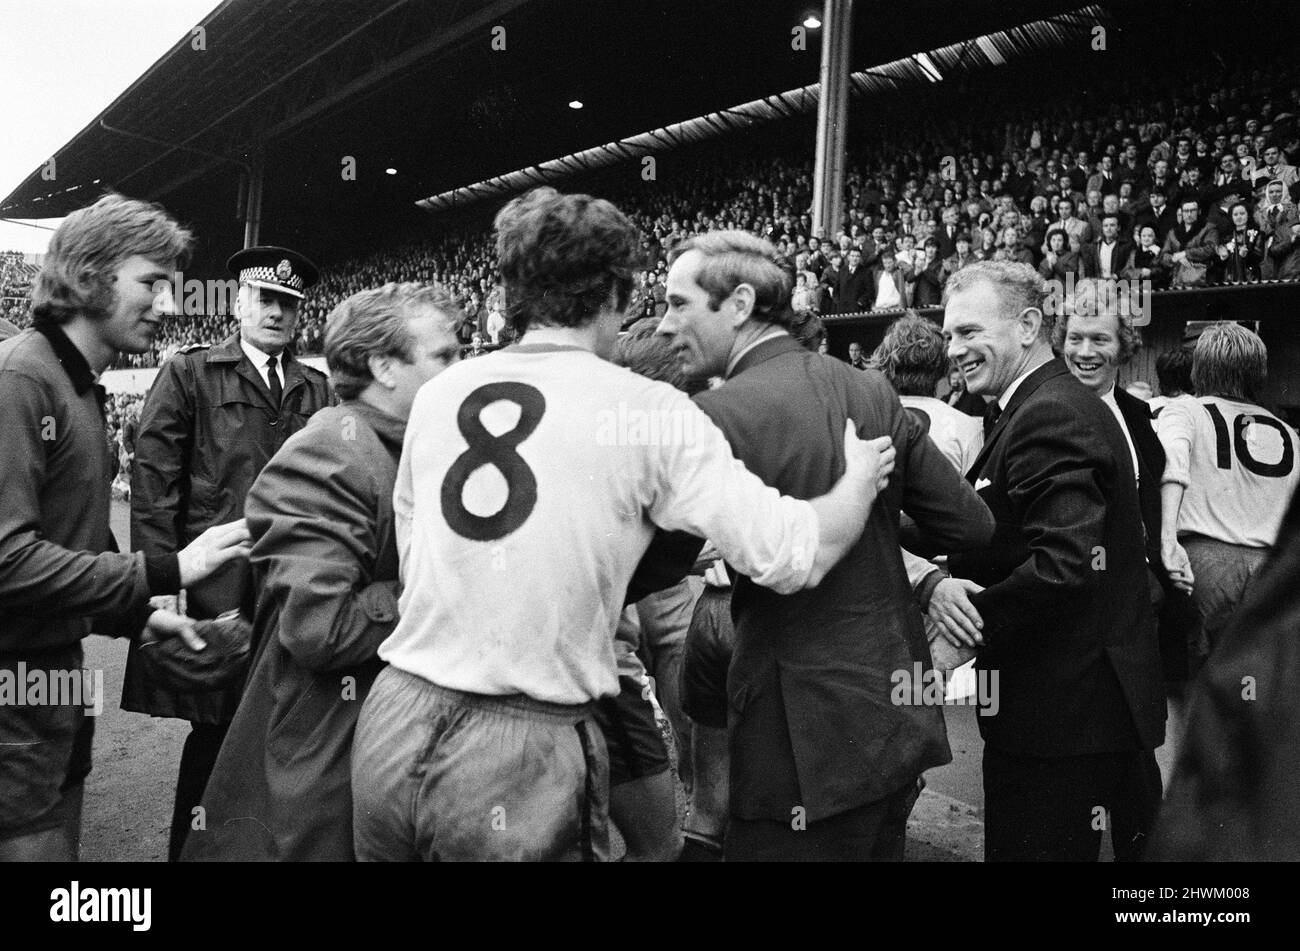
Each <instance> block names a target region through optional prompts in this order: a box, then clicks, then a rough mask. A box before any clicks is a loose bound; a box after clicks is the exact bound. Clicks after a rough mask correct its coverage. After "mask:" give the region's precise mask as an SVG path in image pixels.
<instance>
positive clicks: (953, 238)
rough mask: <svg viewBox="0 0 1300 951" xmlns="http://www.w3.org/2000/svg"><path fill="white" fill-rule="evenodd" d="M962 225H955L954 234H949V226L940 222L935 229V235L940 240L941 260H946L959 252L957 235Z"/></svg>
mask: <svg viewBox="0 0 1300 951" xmlns="http://www.w3.org/2000/svg"><path fill="white" fill-rule="evenodd" d="M961 230H962V229H961V225H953V228H952V234H951V235H949V234H948V226H947V225H945V224H940V225H939V226H938V227H936V228H935V229H934V237H935V239H936V240H937V241H938V242H939V260H941V261H942V260H945V259H946V258H950V257H952V256H953V255H954V254H956V253H957V235H958V234H960V233H961Z"/></svg>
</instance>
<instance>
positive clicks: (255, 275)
mask: <svg viewBox="0 0 1300 951" xmlns="http://www.w3.org/2000/svg"><path fill="white" fill-rule="evenodd" d="M277 270H278V271H280V273H281V274H283V273H284V270H285V269H284V268H274V267H246V268H244V269H243V270H242V271H240V272H239V279H240V280H241V281H261V282H262V283H263V284H272V285H279V286H280V287H287V288H289V289H291V290H295V291H298V292H299V293H302V291H303V289H304V282H303V279H302V275H301V274H296V273H292V272H291V273H290V274H289V276H288V277H287V278H286V277H281V276H280V274H277V273H276V271H277Z"/></svg>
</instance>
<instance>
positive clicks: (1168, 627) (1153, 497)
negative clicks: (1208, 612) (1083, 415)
mask: <svg viewBox="0 0 1300 951" xmlns="http://www.w3.org/2000/svg"><path fill="white" fill-rule="evenodd" d="M1115 403H1116V405H1117V406H1119V411H1120V415H1122V416H1123V417H1124V423H1125V425H1126V426H1127V427H1128V431H1129V435H1130V436H1132V437H1133V446H1134V448H1135V449H1136V450H1137V456H1138V476H1139V478H1138V503H1139V504H1140V505H1141V507H1142V527H1143V529H1145V531H1146V554H1147V565H1148V566H1149V567H1150V569H1151V574H1152V575H1154V576H1155V579H1156V581H1157V582H1159V584H1160V590H1161V593H1162V595H1163V600H1162V602H1161V604H1160V607H1159V609H1158V611H1159V613H1158V614H1157V615H1156V628H1157V631H1158V633H1159V641H1160V664H1161V668H1162V669H1163V671H1164V677H1165V680H1166V681H1173V682H1182V681H1185V680H1187V678H1188V675H1189V667H1188V644H1189V643H1190V641H1189V638H1190V637H1191V635H1192V630H1191V629H1192V628H1193V627H1194V626H1195V625H1196V623H1197V620H1196V617H1197V616H1196V612H1195V610H1194V607H1193V605H1192V603H1191V598H1190V597H1189V596H1188V595H1186V594H1184V593H1183V592H1181V591H1179V590H1178V589H1177V588H1175V587H1174V586H1173V583H1172V582H1171V581H1170V580H1169V572H1168V571H1166V570H1165V565H1164V562H1163V561H1162V560H1161V558H1160V518H1161V516H1160V478H1161V476H1162V475H1164V471H1165V448H1164V446H1162V445H1160V437H1159V436H1157V435H1156V431H1155V428H1154V427H1153V426H1152V425H1151V418H1152V417H1151V408H1150V407H1149V406H1147V404H1146V403H1145V402H1143V401H1142V400H1140V399H1138V398H1137V397H1136V396H1132V395H1130V394H1128V393H1125V392H1124V391H1123V390H1121V389H1119V388H1118V387H1116V389H1115Z"/></svg>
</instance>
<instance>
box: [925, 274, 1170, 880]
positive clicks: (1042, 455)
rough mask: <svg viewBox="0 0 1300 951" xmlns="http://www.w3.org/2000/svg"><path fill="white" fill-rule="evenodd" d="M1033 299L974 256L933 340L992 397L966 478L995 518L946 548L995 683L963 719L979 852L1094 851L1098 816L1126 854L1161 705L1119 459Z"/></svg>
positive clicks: (1030, 278)
mask: <svg viewBox="0 0 1300 951" xmlns="http://www.w3.org/2000/svg"><path fill="white" fill-rule="evenodd" d="M1043 306H1044V287H1043V282H1042V280H1041V279H1040V278H1039V277H1038V275H1037V273H1036V272H1035V271H1034V269H1033V268H1031V267H1029V266H1028V265H1022V264H1013V263H1005V262H980V263H978V264H973V265H971V266H970V267H967V268H963V269H962V270H960V271H958V272H957V273H956V274H954V275H953V276H952V278H951V279H950V280H949V282H948V286H947V288H946V289H945V314H944V331H945V333H946V334H947V335H948V338H949V346H948V355H949V357H951V358H952V360H953V361H954V362H956V363H957V365H958V366H960V367H961V369H962V371H963V373H964V374H965V377H966V387H967V389H968V390H969V391H970V392H971V393H975V394H978V395H982V396H987V397H990V398H992V399H993V400H994V402H992V403H991V404H990V405H989V413H988V415H987V416H986V429H987V435H986V436H985V442H984V449H983V450H982V451H981V452H980V455H979V457H978V458H977V459H976V460H975V463H974V464H973V465H972V467H971V469H970V471H969V472H968V473H967V478H968V479H970V480H971V482H972V483H973V484H974V485H975V488H976V491H978V492H979V494H980V496H981V498H983V499H984V501H985V502H986V503H988V506H989V508H990V509H992V511H993V515H994V517H995V518H996V519H997V531H996V533H995V535H994V538H993V542H992V544H991V545H990V546H989V547H988V548H986V549H983V550H980V551H976V552H967V553H964V554H963V553H959V554H954V555H953V556H952V557H951V558H950V559H949V562H948V566H949V569H950V570H951V572H952V574H953V576H954V577H958V578H969V579H970V580H972V581H975V582H977V583H979V584H982V585H984V586H985V588H984V590H983V591H979V592H976V593H974V594H972V595H971V596H970V602H971V603H972V604H973V605H974V606H975V609H976V610H977V611H978V612H979V614H980V617H981V618H982V619H983V622H984V628H983V633H984V644H985V646H984V647H983V648H981V649H980V651H979V655H978V660H977V662H976V664H977V667H978V668H979V669H982V670H990V671H998V672H999V682H1000V688H1001V689H1000V696H999V698H998V699H999V701H1000V702H999V704H998V708H997V712H996V715H988V716H980V717H979V718H978V719H979V726H980V734H981V735H982V736H983V737H984V760H983V769H984V811H985V825H984V857H985V859H986V860H989V861H1008V860H1011V861H1052V860H1054V861H1096V859H1097V856H1098V852H1099V849H1100V844H1101V828H1102V827H1103V825H1104V827H1105V828H1109V829H1110V830H1111V834H1112V840H1113V842H1114V847H1115V856H1116V858H1117V859H1120V860H1127V859H1135V858H1138V857H1140V855H1141V850H1142V846H1143V842H1144V840H1145V836H1146V834H1147V831H1148V830H1149V828H1150V826H1151V822H1152V820H1153V819H1154V816H1155V811H1156V807H1157V805H1158V804H1159V801H1160V774H1159V771H1158V769H1157V767H1156V761H1155V757H1154V755H1153V752H1152V751H1153V750H1154V749H1155V748H1156V747H1157V746H1159V745H1160V743H1161V741H1162V740H1163V738H1164V720H1165V716H1164V714H1165V702H1164V693H1163V690H1162V686H1161V679H1160V659H1159V655H1158V651H1157V645H1156V637H1155V626H1154V622H1153V618H1152V612H1151V600H1150V598H1149V596H1148V593H1149V590H1150V589H1149V584H1148V579H1147V574H1148V573H1147V566H1146V557H1145V546H1144V540H1143V533H1142V514H1141V508H1140V506H1139V503H1138V494H1137V481H1136V473H1135V471H1134V466H1133V462H1132V457H1131V455H1130V452H1129V447H1128V445H1127V443H1126V441H1125V438H1124V435H1123V433H1122V432H1121V431H1120V428H1119V424H1118V423H1117V422H1116V419H1115V417H1114V416H1113V415H1112V414H1111V411H1110V410H1109V409H1107V408H1106V405H1105V404H1104V403H1102V401H1101V400H1100V399H1098V397H1097V396H1096V394H1095V393H1093V392H1092V391H1091V390H1089V389H1088V387H1086V386H1084V385H1083V384H1081V383H1080V382H1079V381H1078V380H1076V379H1074V377H1072V376H1071V375H1070V371H1069V370H1068V369H1067V368H1066V366H1065V364H1064V363H1062V361H1060V360H1059V359H1055V358H1053V356H1052V348H1051V343H1050V340H1051V332H1052V322H1051V320H1050V319H1049V318H1048V317H1046V316H1045V315H1044V312H1043ZM1087 349H1088V348H1087V347H1085V346H1084V345H1082V344H1081V345H1080V348H1079V350H1080V352H1079V354H1077V356H1078V359H1079V362H1080V363H1081V364H1084V365H1086V366H1087V367H1088V373H1089V375H1092V374H1095V373H1097V370H1096V369H1095V366H1094V364H1095V363H1096V360H1095V353H1094V354H1092V355H1091V356H1092V358H1093V359H1088V356H1089V355H1088V354H1087V353H1086V352H1085V351H1086V350H1087ZM1081 372H1082V371H1081ZM1099 817H1100V818H1101V819H1102V820H1103V821H1102V822H1100V823H1099V822H1098V819H1099Z"/></svg>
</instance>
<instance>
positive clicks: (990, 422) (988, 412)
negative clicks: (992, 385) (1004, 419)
mask: <svg viewBox="0 0 1300 951" xmlns="http://www.w3.org/2000/svg"><path fill="white" fill-rule="evenodd" d="M1001 415H1002V406H1001V405H1000V404H999V403H998V401H997V400H994V401H993V402H992V403H990V404H989V405H988V406H987V407H986V408H985V410H984V438H985V439H987V438H988V437H989V433H991V432H993V427H994V426H996V425H997V424H998V417H999V416H1001Z"/></svg>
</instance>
